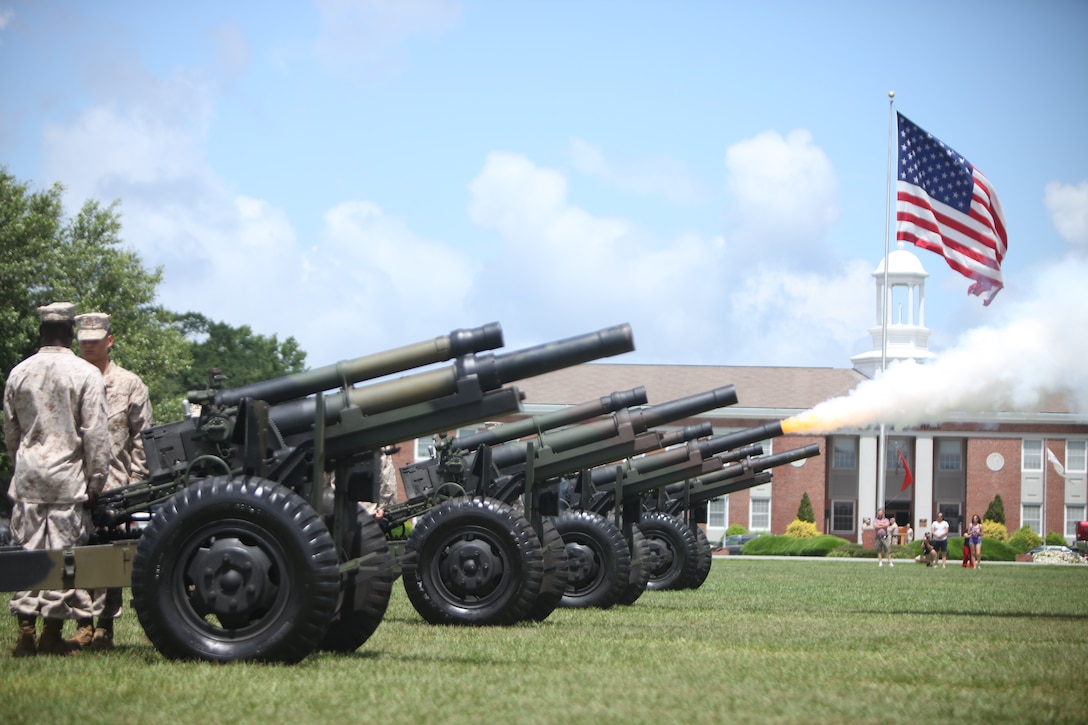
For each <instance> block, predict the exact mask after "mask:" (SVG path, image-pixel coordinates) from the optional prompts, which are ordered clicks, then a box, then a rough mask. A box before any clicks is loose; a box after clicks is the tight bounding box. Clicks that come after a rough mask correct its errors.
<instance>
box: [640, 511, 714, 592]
mask: <svg viewBox="0 0 1088 725" xmlns="http://www.w3.org/2000/svg"><path fill="white" fill-rule="evenodd" d="M639 528H640V529H642V535H643V536H645V537H646V546H647V549H648V552H647V555H646V558H645V561H646V562H647V563H648V565H649V569H650V577H649V580H648V581H647V582H646V588H647V589H650V590H655V591H660V590H663V589H677V588H679V586H680V583H681V582H683V581H691V580H692V579H693V578H694V576H695V567H696V565H697V563H698V562H697V559H698V556H699V552H698V545H697V544H696V542H695V534H693V533H691V529H690V528H688V525H687V524H686V523H684V522H683V521H681V520H680V519H678V518H676V517H675V516H671V515H669V514H666V513H662V512H660V511H651V512H649V513H645V514H643V515H642V519H641V520H640V521H639Z"/></svg>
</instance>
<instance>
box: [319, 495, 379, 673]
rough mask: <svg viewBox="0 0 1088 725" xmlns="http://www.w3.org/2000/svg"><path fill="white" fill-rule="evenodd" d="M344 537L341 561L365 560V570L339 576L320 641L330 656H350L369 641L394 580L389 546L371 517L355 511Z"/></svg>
mask: <svg viewBox="0 0 1088 725" xmlns="http://www.w3.org/2000/svg"><path fill="white" fill-rule="evenodd" d="M346 534H347V537H346V538H347V541H345V542H343V544H342V545H341V549H340V557H341V559H342V560H343V561H347V560H349V559H356V558H359V557H364V556H365V557H366V562H365V567H366V568H365V569H364V570H357V571H352V572H348V573H346V574H343V575H341V578H340V598H339V604H338V606H337V610H336V614H335V615H334V616H333V618H332V622H331V623H330V624H329V629H328V631H327V632H326V633H325V637H324V638H323V639H322V640H321V649H323V650H327V651H330V652H354V651H355V650H357V649H359V647H361V646H362V645H363V643H364V642H366V641H367V640H368V639H370V636H371V635H372V634H374V631H375V630H376V629H377V628H378V625H379V624H381V622H382V618H383V617H384V616H385V610H386V608H387V607H388V606H389V597H390V595H391V594H392V593H393V580H394V579H395V576H394V567H393V564H394V562H393V555H392V554H390V553H389V543H388V542H387V541H386V540H385V534H384V533H383V532H382V527H381V525H379V524H378V522H377V521H375V520H374V517H373V516H371V515H370V514H368V513H367V512H366V511H363V510H362V509H359V512H358V514H357V515H356V520H355V528H354V529H353V530H352V531H349V532H346ZM341 563H342V562H341Z"/></svg>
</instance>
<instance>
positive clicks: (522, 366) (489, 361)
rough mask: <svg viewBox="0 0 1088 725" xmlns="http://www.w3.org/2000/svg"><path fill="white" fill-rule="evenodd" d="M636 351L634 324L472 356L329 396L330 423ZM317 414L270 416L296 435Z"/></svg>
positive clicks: (294, 406) (299, 411)
mask: <svg viewBox="0 0 1088 725" xmlns="http://www.w3.org/2000/svg"><path fill="white" fill-rule="evenodd" d="M634 349H635V344H634V337H633V335H632V333H631V326H630V325H628V324H622V325H615V326H613V327H608V328H605V329H602V330H598V331H596V332H591V333H586V334H584V335H576V336H574V337H568V338H565V339H563V340H558V341H555V342H549V343H544V344H542V345H535V346H533V347H528V348H525V349H522V350H516V351H514V352H510V353H500V354H496V353H483V354H476V355H469V356H466V357H462V358H459V359H458V360H456V361H455V362H454V364H452V365H447V366H445V367H443V368H439V369H436V370H428V371H425V372H421V373H416V374H414V375H406V376H404V377H401V378H397V379H394V380H386V381H382V382H377V383H373V384H371V385H366V386H363V387H359V388H349V389H346V390H341V391H338V392H336V393H333V394H330V395H328V396H327V397H326V398H325V421H326V422H327V423H330V424H332V423H335V422H336V421H337V420H339V417H340V412H341V411H342V410H344V409H345V408H348V407H354V408H358V409H359V410H360V411H362V413H363V414H364V415H375V414H377V413H384V412H386V411H390V410H395V409H397V408H403V407H407V406H409V405H414V404H417V403H426V402H427V401H431V400H438V399H440V398H443V397H446V396H449V395H452V394H454V393H455V392H458V390H460V389H461V387H462V386H464V385H471V387H472V388H473V389H474V390H477V391H480V392H485V393H486V392H489V391H492V390H498V389H499V388H501V387H502V386H503V385H504V384H506V383H509V382H513V381H515V380H521V379H523V378H526V377H532V376H534V375H540V374H543V373H546V372H551V371H554V370H559V369H561V368H565V367H570V366H572V365H579V364H581V363H584V362H589V361H590V360H596V359H598V358H602V357H608V356H611V355H620V354H622V353H625V352H630V351H632V350H634ZM314 413H315V403H314V401H313V400H312V399H303V400H291V401H288V402H285V403H280V404H278V405H274V406H272V407H271V408H270V409H269V413H268V417H269V420H271V421H272V422H273V423H274V424H275V425H276V426H277V428H278V429H279V430H280V431H281V432H282V433H283V434H285V435H291V434H293V433H299V432H301V431H304V430H307V429H308V428H309V427H310V426H312V425H313V423H314Z"/></svg>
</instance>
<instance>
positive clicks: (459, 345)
mask: <svg viewBox="0 0 1088 725" xmlns="http://www.w3.org/2000/svg"><path fill="white" fill-rule="evenodd" d="M498 344H501V331H500V329H499V328H498V326H497V325H495V324H493V325H489V326H485V327H482V328H476V329H475V330H471V331H455V332H454V333H451V335H449V336H447V337H445V338H438V340H437V341H433V342H430V343H420V344H419V345H417V346H409V347H407V348H401V349H399V350H398V351H392V352H391V353H387V354H384V355H383V354H379V355H378V356H371V357H368V358H359V359H357V360H356V361H352V362H349V363H342V364H339V365H337V366H330V367H328V368H321V369H319V370H318V371H315V373H314V374H311V375H303V376H287V377H285V378H279V379H276V380H271V381H266V382H264V383H260V384H257V385H256V386H247V387H245V388H241V389H240V390H241V391H242V392H238V391H239V389H236V390H234V391H229V390H228V391H223V390H218V389H216V388H215V387H214V385H213V387H212V388H210V389H209V390H207V391H201V392H198V393H196V394H194V395H193V396H191V399H192V400H193V401H194V402H198V403H199V404H200V405H201V409H200V413H199V417H197V418H186V419H185V420H182V421H178V422H176V423H171V424H168V425H166V426H159V427H156V428H152V429H150V430H148V431H145V432H144V434H143V437H144V441H145V446H146V449H147V453H148V462H149V467H150V475H149V477H148V479H147V480H146V481H144V482H141V483H139V484H136V485H135V486H130V487H126V488H123V489H120V490H118V491H116V492H109V493H107V494H104V495H103V496H102V497H101V498H100V500H99V502H98V503H97V505H96V507H95V510H94V518H95V521H96V524H97V525H98V526H99V527H100V534H101V538H100V541H105V542H107V543H103V544H98V545H94V546H87V547H76V548H75V549H73V550H67V551H21V550H20V551H16V552H3V553H2V554H0V585H3V587H4V588H6V589H8V590H16V589H52V588H56V589H61V588H81V589H90V588H99V587H117V586H126V585H129V584H131V586H132V592H133V600H132V601H133V608H134V609H135V611H136V614H137V616H138V617H139V620H140V623H141V625H142V626H143V628H144V631H145V633H146V634H147V636H148V638H149V639H150V641H151V642H152V643H153V644H154V645H155V647H156V648H157V649H158V650H159V651H160V652H161V653H162V654H163V655H165V656H166V657H168V658H171V659H175V658H186V659H204V660H213V661H231V660H260V661H282V662H296V661H298V660H301V659H302V658H304V657H305V656H307V655H308V654H309V653H310V652H311V651H313V650H314V649H316V648H321V649H328V650H336V651H350V650H354V649H356V648H357V647H359V646H360V645H361V644H362V643H363V642H365V641H366V640H367V639H368V638H369V637H370V635H371V634H372V633H373V631H374V630H375V629H376V627H377V626H378V624H379V623H380V621H381V618H382V616H383V615H384V612H385V609H386V606H387V604H388V599H389V595H390V592H391V589H392V582H393V578H394V562H393V558H392V555H391V554H390V551H389V548H388V545H387V542H386V541H385V537H384V535H383V534H382V531H381V529H380V527H379V526H378V524H377V523H376V522H375V521H374V519H373V518H372V517H371V516H370V515H369V514H367V513H366V512H365V511H363V510H362V508H361V507H360V502H362V501H370V500H375V498H376V497H375V491H376V488H377V485H376V475H375V474H376V470H377V464H376V456H375V452H376V451H378V450H379V449H380V448H381V447H382V446H384V445H389V444H394V443H399V442H402V441H404V440H410V439H412V438H415V437H418V436H422V435H428V434H433V433H437V432H439V431H445V430H451V429H454V428H458V427H461V426H464V425H469V424H472V423H476V422H479V421H482V420H489V419H494V418H496V417H499V416H502V415H507V414H510V413H513V412H516V411H518V410H519V409H520V403H521V398H522V394H521V392H520V391H519V390H518V389H517V388H516V387H512V386H509V385H508V383H511V382H514V381H516V380H520V379H523V378H525V377H530V376H533V375H538V374H541V373H543V372H548V371H551V370H557V369H560V368H563V367H568V366H571V365H576V364H580V363H583V362H587V361H590V360H594V359H598V358H601V357H605V356H610V355H616V354H620V353H623V352H628V351H630V350H632V349H633V341H632V337H631V330H630V327H629V326H627V325H619V326H616V327H612V328H607V329H604V330H600V331H598V332H595V333H590V334H587V335H581V336H577V337H572V338H568V339H566V340H560V341H557V342H553V343H547V344H544V345H539V346H536V347H531V348H527V349H525V350H521V351H515V352H511V353H505V354H491V353H483V352H482V350H484V349H490V348H492V347H495V346H496V345H498ZM451 357H455V358H456V359H455V362H454V364H453V365H450V366H448V367H446V368H441V369H437V370H431V371H424V372H420V373H417V374H414V375H408V376H405V377H403V378H400V379H394V380H389V381H383V382H376V383H372V384H370V385H367V386H363V387H352V385H353V383H355V382H359V381H361V380H364V379H367V380H370V379H373V378H376V377H380V376H382V375H386V374H389V373H391V372H399V371H404V370H408V369H411V368H412V367H418V366H421V365H427V364H430V363H433V362H438V361H440V359H443V358H444V359H450V358H451ZM333 388H339V390H338V391H337V392H335V393H329V394H328V395H326V391H329V390H332V389H333ZM254 394H259V395H262V396H264V397H265V398H267V400H262V399H257V398H254V397H252V396H253V395H254ZM300 396H305V397H300ZM360 472H361V473H362V475H356V474H358V473H360ZM327 474H331V475H332V477H333V479H334V480H335V487H334V493H333V503H332V506H331V511H326V510H324V509H323V507H322V504H323V502H324V499H325V492H326V485H327V484H326V475H327ZM496 503H497V502H496ZM501 506H504V505H502V504H497V505H495V506H491V505H490V504H487V505H486V506H484V507H482V508H481V509H480V515H479V516H477V517H476V518H472V517H466V519H471V521H472V525H474V526H476V529H477V531H478V532H480V537H479V539H478V541H482V540H487V541H488V542H489V543H490V544H492V545H494V546H495V547H497V548H499V549H502V550H503V551H505V552H512V553H511V557H510V559H509V560H504V564H506V565H507V566H508V568H509V569H510V573H511V574H512V575H511V576H509V577H507V578H506V579H504V586H503V587H502V589H501V591H498V592H497V593H496V599H497V600H502V599H512V598H518V597H524V596H527V593H528V595H534V592H533V581H534V578H535V581H536V582H537V583H538V584H539V580H540V579H541V578H542V575H543V574H542V566H541V564H540V558H541V554H540V545H539V541H538V540H537V539H536V536H535V533H533V532H532V530H531V529H528V527H522V528H518V527H516V526H514V524H516V522H514V521H513V520H512V517H509V516H508V515H507V511H506V510H505V509H502V508H501ZM506 509H509V507H506ZM144 512H152V513H153V515H152V516H151V518H150V522H149V523H148V524H147V525H146V527H145V528H143V529H142V530H137V531H135V532H133V533H129V534H125V535H130V536H131V535H138V538H136V539H135V540H126V539H124V538H120V539H118V540H113V539H114V538H115V537H117V536H119V535H118V534H116V533H115V532H116V527H117V525H119V524H125V523H127V522H129V521H130V520H131V519H132V518H133V517H134V516H135V515H136V514H139V513H144ZM508 524H509V525H508ZM515 529H516V530H515ZM120 536H124V535H120ZM534 547H535V559H534ZM419 559H420V562H421V566H424V567H432V566H434V567H440V566H442V564H441V563H440V562H437V561H433V560H431V558H430V552H421V553H420V556H419ZM514 569H518V570H519V571H517V572H514V571H513V570H514ZM515 573H516V576H514V575H513V574H515Z"/></svg>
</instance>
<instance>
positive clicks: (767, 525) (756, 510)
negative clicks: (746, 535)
mask: <svg viewBox="0 0 1088 725" xmlns="http://www.w3.org/2000/svg"><path fill="white" fill-rule="evenodd" d="M748 520H749V521H750V522H751V524H752V525H751V527H750V528H751V530H752V531H753V532H756V531H760V532H767V531H770V530H771V499H769V498H753V499H752V513H751V516H749V517H748Z"/></svg>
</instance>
